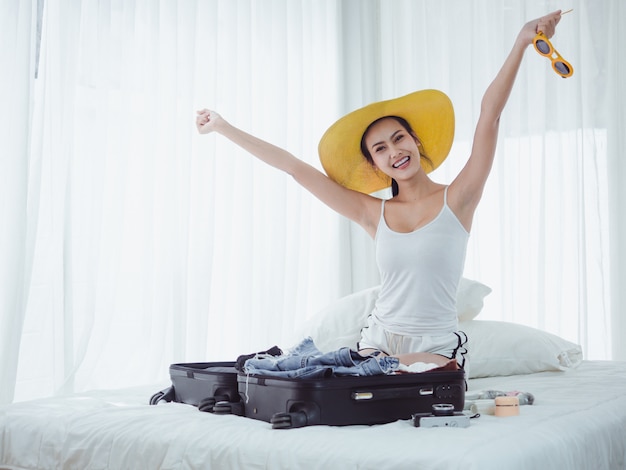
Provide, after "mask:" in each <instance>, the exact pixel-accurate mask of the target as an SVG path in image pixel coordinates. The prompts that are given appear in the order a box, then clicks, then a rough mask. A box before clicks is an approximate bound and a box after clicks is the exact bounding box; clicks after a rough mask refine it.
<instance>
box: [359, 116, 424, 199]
mask: <svg viewBox="0 0 626 470" xmlns="http://www.w3.org/2000/svg"><path fill="white" fill-rule="evenodd" d="M383 119H393V120H395V121H397V122H398V123H399V124H400V125H401V126H402V127H404V129H405V130H406V131H407V132H408V133H409V134H411V136H412V137H413V138H414V139H415V140H416V141H417V142H419V141H420V140H419V137H417V134H416V133H415V131H414V130H413V128H412V127H411V124H409V123H408V121H407V120H406V119H404V118H401V117H400V116H383V117H381V118H378V119H376V120H375V121H373V122H371V123H370V125H369V126H367V129H365V132H363V135H362V136H361V153H362V154H363V156H364V157H365V160H367V162H368V163H369V164H370V165H372V167H376V164H375V163H374V159H373V158H372V154H371V153H370V151H369V149H368V148H367V145H366V144H365V139H366V137H367V134H369V132H370V130H371V128H372V127H373V126H374V125H376V124H378V123H379V122H380V121H382V120H383ZM419 152H420V159H423V160H425V161H426V163H428V165H429V166H430V168H433V166H434V165H433V161H432V160H431V159H430V158H429V157H428V155H426V154H425V153H424V151H423V150H422V149H421V147H420V149H419ZM399 191H400V190H399V188H398V182H397V181H396V180H394V179H393V178H391V194H392V196H397V195H398V192H399Z"/></svg>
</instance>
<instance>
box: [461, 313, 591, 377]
mask: <svg viewBox="0 0 626 470" xmlns="http://www.w3.org/2000/svg"><path fill="white" fill-rule="evenodd" d="M459 329H460V330H462V331H464V332H465V333H466V334H467V337H468V350H469V378H477V377H495V376H502V375H517V374H531V373H534V372H543V371H549V370H567V369H571V368H574V367H577V366H578V365H579V364H580V363H581V361H582V359H583V352H582V348H581V347H580V346H579V345H577V344H574V343H572V342H570V341H567V340H565V339H563V338H560V337H558V336H556V335H553V334H551V333H548V332H545V331H541V330H538V329H535V328H531V327H528V326H524V325H519V324H516V323H509V322H500V321H484V320H472V321H466V322H461V323H459Z"/></svg>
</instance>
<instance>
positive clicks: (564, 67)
mask: <svg viewBox="0 0 626 470" xmlns="http://www.w3.org/2000/svg"><path fill="white" fill-rule="evenodd" d="M554 67H555V68H556V69H557V70H558V71H559V72H560V73H562V74H563V75H569V72H570V70H569V67H568V66H567V65H565V64H564V63H563V62H555V63H554Z"/></svg>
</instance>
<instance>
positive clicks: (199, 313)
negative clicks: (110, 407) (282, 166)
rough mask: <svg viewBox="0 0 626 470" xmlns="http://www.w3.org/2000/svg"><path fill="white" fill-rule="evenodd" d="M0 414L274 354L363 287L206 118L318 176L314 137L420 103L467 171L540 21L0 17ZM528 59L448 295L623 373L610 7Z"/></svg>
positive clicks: (224, 3)
mask: <svg viewBox="0 0 626 470" xmlns="http://www.w3.org/2000/svg"><path fill="white" fill-rule="evenodd" d="M1 5H2V16H1V17H0V18H1V21H2V24H1V25H0V26H2V28H1V29H0V35H1V38H2V42H0V53H1V55H0V60H2V62H1V63H0V65H1V67H0V78H1V80H2V87H0V93H1V94H2V102H3V103H5V102H6V103H9V104H10V106H4V107H3V108H2V109H1V110H0V120H1V124H2V125H1V126H0V132H1V133H2V139H1V143H0V146H1V147H0V148H1V149H2V160H1V164H2V168H1V170H2V171H1V172H0V174H1V175H2V181H3V184H2V185H1V187H0V191H1V193H0V196H1V200H0V204H1V206H0V207H2V215H3V221H7V224H6V226H7V227H8V229H7V230H3V231H2V232H0V240H1V241H2V245H1V246H0V250H1V251H0V256H1V257H2V259H1V261H2V263H1V265H0V269H1V275H2V279H1V280H2V283H0V294H1V295H0V308H1V309H2V310H1V311H0V325H1V326H2V329H1V330H0V354H1V356H0V359H1V360H0V368H1V369H0V370H1V377H2V381H1V382H2V383H1V384H0V402H10V401H12V400H13V399H16V400H25V399H29V398H36V397H39V396H45V395H52V394H55V393H70V392H74V391H82V390H86V389H91V388H118V387H125V386H132V385H141V384H149V383H153V382H158V381H166V380H167V367H168V366H169V364H170V363H173V362H191V361H205V360H233V359H234V358H236V356H237V355H239V354H243V353H249V352H253V351H258V350H262V349H267V348H268V347H270V346H272V345H274V344H279V345H280V346H282V347H288V346H290V345H291V344H293V342H295V341H296V340H297V339H299V338H297V335H298V334H299V333H298V332H299V331H300V328H301V327H302V326H303V324H304V323H305V321H306V320H307V318H309V317H311V316H312V315H314V314H315V312H317V311H318V310H320V309H321V308H323V307H324V306H326V305H327V304H328V303H329V302H331V301H332V300H334V299H337V298H338V297H340V296H343V295H346V294H349V293H351V292H354V291H358V290H360V289H363V288H366V287H369V286H372V285H374V284H376V283H378V274H377V270H376V266H375V263H374V251H373V242H372V240H371V239H369V238H368V237H367V236H366V235H365V234H364V232H363V231H362V229H360V227H357V226H356V225H355V224H353V223H351V222H348V221H346V220H344V219H342V218H341V217H339V216H338V215H336V214H334V213H333V212H332V211H330V210H329V209H328V208H327V207H325V206H324V205H322V204H321V203H320V202H319V201H317V200H316V199H314V198H313V197H311V196H310V195H309V194H308V193H307V192H306V191H303V190H302V189H301V188H300V187H299V185H298V184H297V183H295V182H294V181H293V180H292V179H291V178H290V177H288V176H286V175H284V174H282V173H281V172H279V171H277V170H275V169H273V168H269V167H267V166H266V165H264V164H261V163H260V162H258V161H256V160H255V159H254V158H252V157H250V156H249V155H247V154H246V153H245V152H243V151H241V150H239V149H238V148H236V147H235V146H234V145H232V144H231V143H230V142H228V141H227V140H226V139H224V138H222V137H220V136H213V135H209V136H200V135H198V134H197V132H196V131H195V128H194V117H195V111H196V110H197V109H199V108H201V107H209V108H212V109H215V110H217V111H218V112H219V113H221V114H222V115H223V116H224V117H225V118H226V119H227V120H229V121H231V122H233V123H234V124H235V125H237V126H239V127H241V128H243V129H244V130H246V131H249V132H250V133H252V134H254V135H258V136H259V137H261V138H263V139H265V140H268V141H270V142H272V143H274V144H276V145H279V146H281V147H284V148H286V149H287V150H289V151H290V152H292V153H294V154H295V155H297V156H298V157H300V158H302V159H304V160H305V161H307V162H309V163H311V164H312V165H314V166H318V167H319V166H320V165H319V162H318V158H317V152H316V148H317V143H318V139H319V137H320V136H321V135H322V134H323V132H324V131H325V129H326V128H327V127H328V126H329V125H330V124H332V122H334V121H335V120H336V119H337V118H339V117H340V116H342V115H343V114H345V113H347V112H349V111H351V110H353V109H355V108H357V107H360V106H362V105H364V104H367V103H369V102H371V101H374V100H379V99H388V98H392V97H395V96H399V95H402V94H405V93H409V92H411V91H414V90H416V89H420V88H439V89H441V90H443V91H445V92H446V93H448V94H449V95H450V97H451V98H452V101H453V103H454V105H455V110H456V119H457V129H456V141H455V144H454V146H453V149H452V152H451V154H450V156H449V158H448V160H447V161H446V163H445V164H444V165H443V166H442V167H441V168H439V169H438V170H437V171H436V172H434V173H433V178H434V179H435V180H436V181H439V182H442V183H449V182H451V181H452V178H453V177H454V176H455V175H456V174H457V173H458V171H459V170H460V168H461V167H462V165H463V164H464V163H465V161H466V159H467V156H468V155H469V151H470V145H471V139H472V137H473V131H474V128H475V124H476V120H477V118H478V114H479V111H480V100H481V97H482V95H483V93H484V91H485V89H486V87H487V86H488V85H489V83H490V81H491V80H492V79H493V77H494V76H495V74H496V73H497V71H498V68H499V67H500V65H501V64H502V62H503V61H504V59H505V57H506V54H507V53H508V51H509V50H510V48H511V46H512V44H513V41H514V40H515V36H516V34H517V32H518V31H519V29H520V28H521V26H522V24H523V23H524V22H525V21H527V20H530V19H532V18H536V17H538V16H540V15H543V14H545V13H546V12H548V11H550V10H555V9H557V8H559V7H561V6H562V5H558V4H557V3H556V2H554V1H547V2H546V1H545V0H526V1H524V2H517V1H513V0H506V1H503V2H497V5H496V3H494V2H493V1H490V0H473V1H470V2H468V1H466V0H450V1H447V2H439V1H436V0H421V1H412V0H366V1H362V0H361V1H359V0H324V1H319V0H296V1H294V0H271V1H270V0H268V1H261V0H236V1H233V0H211V1H201V0H197V1H195V0H180V1H171V0H160V1H148V0H131V1H124V2H119V1H115V0H104V1H102V0H100V1H96V0H87V1H84V2H79V3H77V2H73V1H69V0H46V2H45V8H44V14H43V30H42V41H41V50H40V64H39V68H38V74H37V79H34V77H35V75H34V70H35V56H36V49H37V47H36V42H35V40H34V38H35V37H36V28H37V26H36V25H37V14H36V12H37V3H36V2H34V1H33V2H21V1H20V2H18V1H9V0H2V3H1ZM570 7H572V8H574V11H573V12H572V13H570V14H568V15H567V16H564V17H563V19H562V21H561V24H560V25H559V28H558V33H557V36H556V37H555V40H554V45H555V47H556V48H557V49H558V50H559V51H560V52H561V54H562V55H563V56H564V57H565V58H566V59H568V60H569V61H570V62H571V63H572V64H573V65H574V67H575V73H574V76H573V77H571V78H568V79H566V80H563V79H561V78H560V77H558V76H557V75H556V74H554V73H553V72H552V70H551V69H550V65H549V62H548V61H547V60H546V59H545V58H543V57H541V56H539V55H538V54H536V53H535V52H534V50H533V49H532V47H529V49H528V51H527V52H526V57H525V60H524V64H523V65H522V69H521V71H520V75H519V78H518V81H517V83H516V85H515V89H514V91H513V93H512V95H511V98H510V102H509V104H508V106H507V108H506V110H505V114H504V115H503V118H502V125H501V132H500V141H499V145H498V150H497V156H496V164H495V166H494V169H493V172H492V175H491V177H490V180H489V182H488V185H487V188H486V189H485V195H484V198H483V202H482V203H481V206H480V208H479V211H478V213H477V215H476V219H475V223H474V229H473V233H472V237H471V240H470V245H469V248H468V258H467V264H466V276H467V277H471V278H474V279H477V280H480V281H482V282H484V283H485V284H488V285H489V286H491V287H492V288H493V293H492V294H491V295H490V296H489V297H488V298H487V299H486V304H485V308H484V311H483V313H481V317H479V318H485V319H500V320H509V321H515V322H518V323H524V324H528V325H530V326H536V327H539V328H542V329H545V330H548V331H551V332H553V333H555V334H558V335H560V336H563V337H566V338H568V339H570V340H572V341H575V342H579V343H581V344H583V347H584V349H585V353H586V355H587V357H588V358H595V359H610V358H616V359H617V358H622V359H623V358H624V357H626V356H625V354H626V353H625V352H624V349H623V346H622V345H621V340H620V338H621V336H623V334H624V332H625V331H624V329H625V328H626V321H624V315H623V314H622V313H621V312H622V309H623V306H624V305H623V304H624V300H623V296H622V294H621V280H623V278H624V276H623V266H624V263H625V262H626V259H625V257H624V256H625V255H624V248H623V243H622V242H621V240H623V239H624V236H625V235H624V231H625V230H624V222H623V217H622V216H621V214H622V212H623V210H622V203H624V202H626V195H625V194H624V190H623V189H622V181H623V179H624V177H625V176H626V175H625V174H624V171H625V167H624V164H623V162H622V160H623V159H622V158H621V156H622V154H623V153H624V148H625V147H624V137H623V129H624V117H623V109H624V105H625V104H626V103H625V99H626V98H625V96H624V92H623V91H622V87H621V85H620V83H621V79H620V77H621V76H622V75H623V74H621V75H620V73H621V72H622V70H623V67H624V65H623V61H620V54H621V51H620V49H619V44H623V43H624V38H623V35H624V32H623V31H622V29H623V28H620V25H621V24H622V23H623V21H624V20H625V19H626V13H625V12H624V7H623V5H621V4H620V2H619V0H612V1H608V2H604V3H602V5H601V6H600V5H597V4H595V3H593V2H591V1H589V0H574V2H573V3H572V4H571V6H570Z"/></svg>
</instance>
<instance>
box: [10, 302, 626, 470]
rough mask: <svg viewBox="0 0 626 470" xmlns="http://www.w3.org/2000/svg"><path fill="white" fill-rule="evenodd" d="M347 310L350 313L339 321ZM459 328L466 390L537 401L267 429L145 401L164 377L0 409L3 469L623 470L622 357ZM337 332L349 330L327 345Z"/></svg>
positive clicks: (501, 330) (479, 325)
mask: <svg viewBox="0 0 626 470" xmlns="http://www.w3.org/2000/svg"><path fill="white" fill-rule="evenodd" d="M371 295H373V293H372V292H368V293H366V294H363V295H360V296H356V297H350V298H348V299H347V300H342V301H341V302H338V304H337V305H334V306H332V308H330V309H329V310H327V311H326V312H324V315H320V316H319V318H318V319H316V323H315V324H310V325H308V329H309V331H310V332H311V333H312V335H313V336H314V338H315V336H316V335H317V339H316V342H317V343H318V346H319V345H320V344H324V346H325V347H326V348H328V347H334V346H335V345H337V344H339V343H344V342H346V341H351V338H349V336H350V334H352V335H354V334H355V333H354V328H355V325H356V323H354V322H355V321H361V320H360V315H361V311H360V310H359V308H361V307H363V308H366V309H367V308H369V302H370V300H371ZM346 306H348V307H350V309H351V310H350V311H351V312H358V314H355V315H354V318H352V319H348V320H347V319H346V315H345V310H344V309H345V307H346ZM356 307H359V308H356ZM338 312H344V313H342V315H341V316H337V315H336V314H337V313H338ZM357 317H358V318H357ZM346 321H348V323H349V325H348V326H346V324H345V322H346ZM461 325H462V327H463V328H465V329H466V330H467V332H468V335H469V336H470V338H472V344H471V348H472V357H471V361H472V369H471V371H470V380H469V388H470V392H472V391H476V390H488V389H495V390H502V391H513V390H519V391H526V392H530V393H532V394H533V395H534V396H535V403H534V404H533V405H527V406H522V407H520V416H516V417H509V418H499V417H495V416H492V415H488V414H483V415H482V416H481V417H480V418H477V419H473V420H472V421H471V425H470V427H469V428H459V429H454V428H431V429H426V428H416V427H413V425H412V423H411V422H410V421H396V422H393V423H389V424H383V425H375V426H345V427H331V426H310V427H305V428H298V429H287V430H275V429H272V427H271V425H270V424H268V423H265V422H262V421H256V420H253V419H248V418H243V417H238V416H228V415H227V416H220V415H213V414H210V413H203V412H200V411H198V410H197V409H196V408H194V407H192V406H189V405H183V404H178V403H162V404H159V405H157V406H149V405H148V400H149V397H150V396H151V395H152V393H154V392H155V391H156V390H158V389H160V388H165V386H167V385H169V383H168V382H166V381H164V383H162V384H156V385H154V386H150V387H143V388H138V389H130V390H113V391H93V392H89V393H83V394H78V395H73V396H68V397H53V398H47V399H40V400H36V401H31V402H23V403H15V404H12V405H7V406H4V407H0V468H2V469H81V470H86V469H204V468H216V469H230V468H236V469H239V468H241V469H254V468H267V469H296V468H298V469H300V468H303V469H309V468H311V469H314V468H320V469H322V468H323V469H328V468H341V469H352V468H355V469H356V468H358V469H370V468H371V469H381V468H397V469H404V468H407V469H408V468H411V469H454V468H462V469H464V470H467V469H492V468H493V469H533V470H538V469H584V470H588V469H592V468H593V469H619V468H626V406H625V401H626V362H616V361H582V360H581V356H580V348H579V347H578V346H576V345H574V344H572V343H569V342H567V341H565V340H562V339H561V338H558V337H555V336H553V335H549V334H547V333H545V332H540V331H538V330H533V329H531V328H526V327H521V326H519V325H512V324H507V323H502V322H482V321H478V320H468V319H467V318H465V319H463V321H462V323H461ZM335 327H341V330H340V331H342V332H346V331H347V332H348V333H346V335H344V336H339V335H335V336H334V338H333V339H332V340H329V341H326V342H325V341H324V339H323V338H324V337H326V336H325V335H326V334H327V333H328V331H329V330H333V329H334V328H335ZM337 331H339V330H335V333H337ZM350 332H351V333H350ZM319 335H322V336H319ZM505 346H506V349H505ZM498 349H500V351H498ZM504 351H506V354H499V355H498V354H497V353H502V352H504ZM509 373H513V374H515V375H503V374H509ZM165 379H166V378H165Z"/></svg>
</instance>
